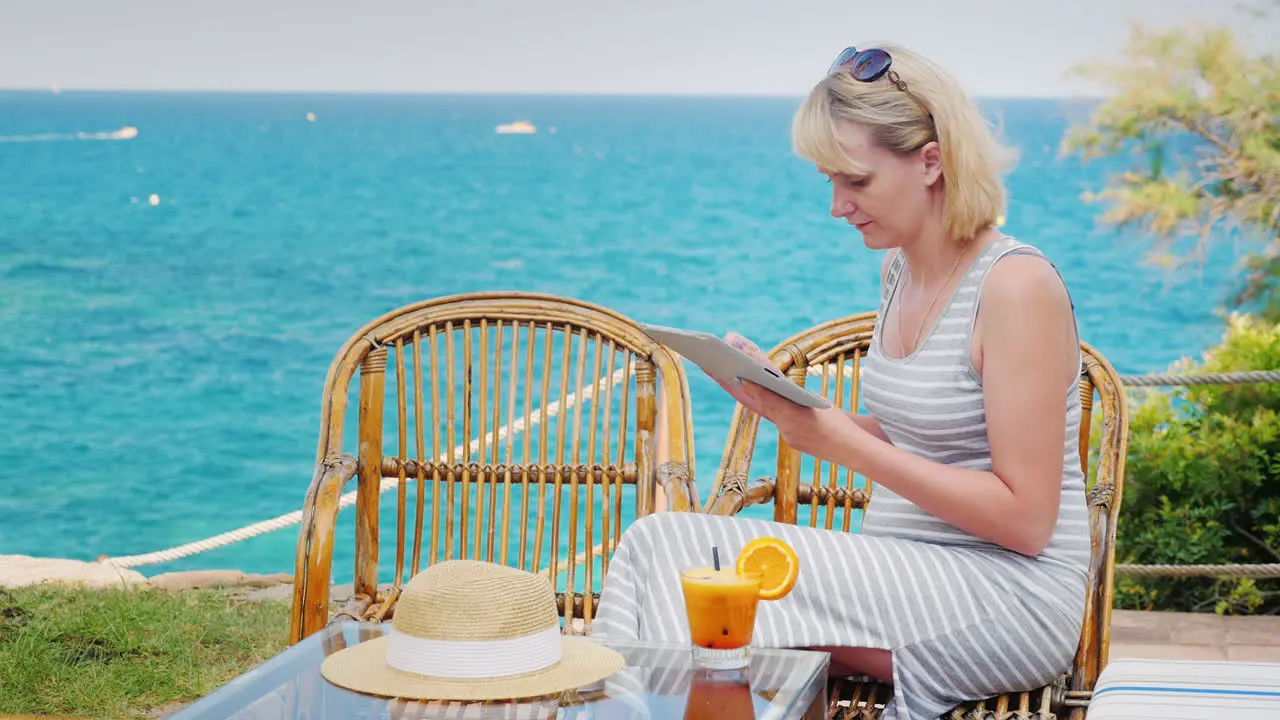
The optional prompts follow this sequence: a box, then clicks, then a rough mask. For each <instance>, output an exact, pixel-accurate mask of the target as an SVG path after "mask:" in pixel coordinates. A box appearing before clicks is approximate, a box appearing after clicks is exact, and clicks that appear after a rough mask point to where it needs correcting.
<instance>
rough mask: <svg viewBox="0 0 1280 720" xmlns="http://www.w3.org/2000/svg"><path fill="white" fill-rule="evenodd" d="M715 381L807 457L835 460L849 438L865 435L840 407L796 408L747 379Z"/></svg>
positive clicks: (799, 406)
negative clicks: (838, 450)
mask: <svg viewBox="0 0 1280 720" xmlns="http://www.w3.org/2000/svg"><path fill="white" fill-rule="evenodd" d="M716 382H717V383H718V384H719V385H720V387H722V388H724V391H725V392H727V393H729V394H730V395H732V396H733V398H734V399H735V400H737V401H738V402H740V403H742V405H743V406H744V407H746V408H747V409H748V410H750V411H751V412H754V413H755V414H757V415H759V416H760V417H762V418H764V419H766V420H768V421H769V422H771V423H773V424H774V426H776V427H777V428H778V436H779V437H781V438H782V440H783V441H785V442H786V443H787V445H788V446H790V447H791V448H793V449H795V450H799V451H800V452H802V453H804V454H806V455H812V456H814V457H817V458H821V459H823V460H831V461H834V460H835V458H834V455H836V454H837V453H836V451H837V449H838V448H840V447H841V446H842V445H845V444H847V443H848V441H849V438H850V436H851V435H854V434H857V433H863V432H865V431H864V430H862V428H859V427H858V425H857V423H855V422H853V420H852V419H850V418H849V415H848V413H846V412H845V411H843V410H841V409H840V408H837V407H829V408H821V409H819V408H810V407H805V406H803V405H797V404H795V403H793V402H791V401H790V400H788V399H786V398H784V397H782V396H781V395H779V394H777V393H775V392H773V391H771V390H767V389H765V388H763V387H761V386H759V385H756V384H755V383H753V382H751V381H749V380H742V381H741V382H739V383H729V382H723V381H720V380H718V379H717V380H716Z"/></svg>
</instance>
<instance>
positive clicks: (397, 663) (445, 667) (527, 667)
mask: <svg viewBox="0 0 1280 720" xmlns="http://www.w3.org/2000/svg"><path fill="white" fill-rule="evenodd" d="M562 655H563V650H562V646H561V644H560V628H559V627H558V626H556V625H552V626H551V627H549V628H547V629H546V630H541V631H539V632H536V633H533V634H531V635H524V636H522V637H515V638H506V639H503V640H435V639H431V638H422V637H416V636H413V635H406V634H404V633H402V632H397V631H396V630H395V629H394V627H393V628H392V630H391V634H390V636H389V637H388V638H387V664H388V665H390V666H391V667H393V668H395V669H397V670H400V671H401V672H407V673H412V674H414V675H426V676H429V677H438V678H451V679H467V680H470V679H477V678H498V677H506V676H509V675H523V674H525V673H531V672H535V671H538V670H543V669H545V668H549V667H551V666H552V665H555V664H556V663H558V662H560V658H561V656H562Z"/></svg>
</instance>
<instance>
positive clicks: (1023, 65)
mask: <svg viewBox="0 0 1280 720" xmlns="http://www.w3.org/2000/svg"><path fill="white" fill-rule="evenodd" d="M1247 1H1248V2H1253V3H1266V2H1268V0H1247ZM1271 1H1273V2H1274V0H1271ZM1275 7H1276V10H1275V11H1273V17H1277V16H1280V3H1277V4H1276V6H1275ZM1240 8H1241V2H1240V0H1068V1H1066V2H1062V1H1061V0H1022V1H1018V0H931V1H927V0H881V1H879V2H867V1H866V0H844V1H843V2H831V1H828V0H366V1H365V2H361V3H357V2H340V1H339V0H216V1H213V0H0V18H2V20H0V88H49V87H59V88H61V89H64V90H72V89H82V88H85V89H87V88H93V89H146V90H165V89H181V90H253V91H276V90H283V91H342V92H352V91H354V92H465V93H590V94H595V93H626V94H699V95H703V94H710V95H721V94H731V95H787V96H796V95H801V94H803V93H804V92H805V91H806V90H807V89H808V87H809V86H810V85H812V83H813V82H814V81H815V80H816V79H817V78H818V77H820V76H821V74H822V73H823V72H825V71H826V69H827V66H828V65H829V64H830V61H831V59H832V58H833V57H834V56H835V55H836V54H837V53H838V52H839V51H840V50H841V49H842V48H844V47H845V46H846V45H850V44H854V45H859V46H862V45H864V44H866V43H869V42H876V41H893V42H896V43H899V44H902V45H905V46H907V47H910V48H912V49H915V50H917V51H919V52H921V53H923V54H925V55H927V56H929V57H931V58H932V59H934V60H935V61H937V62H939V63H940V64H942V65H943V66H944V67H946V68H947V69H948V70H950V71H951V72H952V73H953V74H955V75H956V76H957V77H958V78H959V80H960V82H961V83H962V84H963V85H964V86H965V87H966V89H967V90H969V92H971V93H973V94H976V95H979V96H987V97H1007V96H1022V97H1063V96H1071V95H1077V94H1091V91H1095V92H1096V89H1095V88H1090V87H1089V86H1087V85H1083V84H1082V82H1081V81H1078V80H1072V79H1070V78H1068V77H1066V73H1067V71H1068V70H1069V69H1070V68H1071V66H1072V65H1074V64H1075V63H1077V62H1078V61H1080V60H1083V59H1086V58H1091V57H1098V56H1107V55H1113V54H1116V53H1118V52H1119V50H1120V49H1121V47H1122V46H1123V43H1124V41H1125V39H1126V38H1127V37H1128V34H1129V27H1130V23H1131V22H1134V21H1137V22H1143V23H1146V24H1147V25H1149V26H1152V27H1169V26H1173V25H1186V24H1189V23H1191V22H1193V21H1196V20H1199V21H1202V22H1206V23H1210V24H1226V25H1229V26H1231V27H1233V28H1235V29H1236V30H1238V31H1240V32H1242V33H1251V34H1252V35H1253V36H1254V37H1253V38H1252V39H1251V40H1250V41H1249V42H1250V43H1251V44H1252V45H1254V46H1260V47H1265V45H1266V44H1267V43H1280V41H1277V40H1274V39H1272V40H1268V39H1266V37H1265V34H1263V35H1259V28H1260V27H1265V26H1266V25H1269V26H1270V28H1269V29H1270V30H1271V32H1270V33H1268V34H1270V35H1271V37H1272V38H1275V37H1280V22H1269V23H1265V24H1262V23H1259V22H1258V21H1257V20H1256V19H1252V18H1251V17H1250V16H1249V15H1248V14H1247V13H1246V12H1243V11H1242V10H1241V9H1240Z"/></svg>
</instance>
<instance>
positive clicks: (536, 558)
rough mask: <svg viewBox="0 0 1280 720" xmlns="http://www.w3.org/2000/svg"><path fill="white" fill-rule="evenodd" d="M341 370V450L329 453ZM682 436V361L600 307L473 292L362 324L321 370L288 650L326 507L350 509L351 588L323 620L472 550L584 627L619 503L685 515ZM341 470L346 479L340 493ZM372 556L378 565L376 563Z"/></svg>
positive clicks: (305, 618)
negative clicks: (548, 589)
mask: <svg viewBox="0 0 1280 720" xmlns="http://www.w3.org/2000/svg"><path fill="white" fill-rule="evenodd" d="M388 365H389V366H390V368H389V372H390V375H391V378H390V379H388V377H387V376H388ZM357 369H359V386H358V391H357V402H358V405H357V407H358V422H357V428H356V433H355V435H356V437H355V438H354V440H355V442H354V443H353V444H352V445H351V446H349V447H353V448H354V450H353V453H344V452H343V447H344V440H347V439H349V438H346V437H345V436H344V420H345V419H346V414H347V404H348V398H349V395H350V394H352V390H353V389H354V388H353V387H352V386H353V383H352V380H353V377H354V376H355V374H356V371H357ZM388 384H390V385H392V387H390V388H388ZM579 389H582V390H581V391H580V390H579ZM388 400H389V401H390V402H386V401H388ZM410 418H411V419H412V421H411V422H410ZM384 426H385V428H386V429H385V431H384ZM459 431H460V434H459ZM659 432H661V433H662V437H658V436H657V433H659ZM691 433H692V419H691V413H690V406H689V393H688V386H687V383H686V376H685V374H684V371H683V369H682V366H681V365H680V363H679V362H678V360H677V359H676V358H675V356H674V355H672V354H671V352H670V351H669V350H667V349H666V348H665V347H663V346H660V345H657V344H656V343H654V342H653V341H652V340H650V339H649V338H648V337H647V336H645V335H644V334H643V333H641V332H640V330H639V329H638V326H637V325H636V324H635V323H633V322H632V321H631V320H629V319H627V318H625V317H623V316H621V315H619V314H617V313H615V312H612V311H610V310H607V309H604V308H601V307H597V306H595V305H591V304H588V303H585V302H579V301H576V300H571V299H566V298H560V297H555V296H549V295H539V294H531V293H483V294H471V295H459V296H451V297H444V298H440V299H436V300H431V301H429V302H424V303H420V304H416V305H411V306H407V307H403V308H400V309H399V310H396V311H394V312H391V313H389V314H387V315H385V316H383V317H380V318H378V319H377V320H374V321H373V322H371V323H369V324H368V325H366V326H365V327H364V328H362V329H360V330H359V331H358V332H356V333H355V334H354V335H353V336H352V337H351V338H350V339H349V340H348V341H347V342H346V344H344V345H343V346H342V348H341V349H340V350H339V351H338V354H337V357H336V358H335V359H334V361H333V364H332V366H331V367H330V369H329V373H328V377H327V378H326V379H325V389H324V395H323V397H322V401H321V408H320V441H319V448H318V450H317V452H316V470H315V475H314V477H313V479H312V481H311V486H310V488H309V489H308V491H307V494H306V499H305V504H304V507H303V511H302V513H303V515H302V527H301V530H300V532H299V536H298V546H297V560H296V568H295V577H294V597H293V612H292V618H291V622H290V639H291V642H297V641H299V640H301V639H302V638H304V637H306V636H308V635H310V634H311V633H314V632H316V631H317V630H319V629H321V628H323V627H324V626H325V624H326V623H327V622H329V621H330V599H329V590H330V587H329V585H330V573H331V567H332V564H333V545H334V536H335V532H336V525H337V517H338V509H339V507H340V506H342V505H346V504H349V503H350V502H352V501H354V504H355V550H354V556H355V574H354V580H355V586H354V593H353V597H352V599H351V601H350V602H349V603H348V604H347V605H346V607H345V608H344V609H342V610H341V612H340V613H339V614H340V615H345V616H349V617H354V618H358V619H361V620H373V621H382V620H386V619H388V618H390V617H391V616H392V614H393V612H394V606H395V602H396V600H397V599H398V597H399V594H400V589H401V586H402V585H403V583H404V582H405V581H407V580H408V578H410V577H412V576H413V575H414V574H416V573H417V572H418V571H419V570H420V569H421V568H422V567H423V566H424V564H425V565H431V564H432V563H435V562H439V561H442V560H445V559H454V558H473V559H483V560H490V561H493V562H500V563H503V564H508V565H512V566H515V567H520V568H523V569H527V570H530V571H532V572H541V573H546V574H547V575H548V576H549V577H550V578H551V580H552V583H553V585H554V586H555V587H556V590H557V599H558V602H559V603H560V610H561V614H562V616H563V617H566V618H581V620H582V621H581V622H572V621H567V622H566V623H565V627H566V632H574V631H575V630H577V631H581V630H585V629H586V628H588V627H589V625H590V621H591V618H592V616H593V610H594V606H595V604H596V603H597V601H598V599H599V593H598V587H599V582H600V581H601V580H602V579H603V577H604V575H605V573H607V572H608V568H609V555H610V552H611V550H612V548H613V547H614V546H615V545H616V543H617V541H618V538H619V536H620V534H621V531H622V525H623V524H624V512H626V513H628V514H630V516H631V518H632V519H634V518H635V517H637V516H640V515H644V514H647V513H650V512H654V511H655V509H663V508H664V507H665V508H667V509H670V510H674V511H680V510H684V511H689V510H696V509H697V508H698V500H697V497H696V495H697V491H696V488H695V486H694V482H693V478H692V468H691V465H690V463H691V452H692V447H693V440H692V434H691ZM384 438H385V441H384ZM455 445H456V447H455ZM384 447H386V448H387V450H385V451H384ZM352 478H358V480H357V486H358V488H357V490H356V491H355V492H353V493H350V494H349V495H348V496H347V498H346V499H343V498H342V494H343V487H344V485H346V483H347V481H348V480H351V479H352ZM391 490H395V492H394V494H393V493H391V492H390V491H391ZM384 491H385V492H386V496H387V498H386V502H387V505H388V506H389V507H388V508H387V510H388V511H389V512H387V513H386V514H385V515H383V514H380V509H381V508H382V502H383V494H384ZM380 531H381V536H391V537H392V538H394V541H393V543H390V544H388V543H385V541H381V542H380V539H379V538H380ZM380 551H383V552H385V554H386V555H387V556H389V557H393V558H394V564H392V563H388V562H383V563H382V564H380V563H379V559H380ZM380 582H381V583H382V586H381V587H380V586H379V583H380Z"/></svg>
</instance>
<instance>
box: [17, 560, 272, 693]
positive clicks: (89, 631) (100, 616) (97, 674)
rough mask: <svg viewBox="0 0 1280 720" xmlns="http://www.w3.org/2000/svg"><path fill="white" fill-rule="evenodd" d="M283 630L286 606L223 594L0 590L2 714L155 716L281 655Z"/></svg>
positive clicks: (47, 587)
mask: <svg viewBox="0 0 1280 720" xmlns="http://www.w3.org/2000/svg"><path fill="white" fill-rule="evenodd" d="M288 626H289V605H288V603H286V602H282V601H267V602H244V601H240V600H238V599H236V595H235V592H234V591H229V590H224V591H186V592H182V593H179V594H169V593H167V592H164V591H160V590H150V589H110V590H92V589H82V588H75V587H68V586H57V585H45V586H36V587H29V588H18V589H11V590H0V714H6V713H9V714H17V715H22V714H28V715H58V716H71V717H81V718H147V717H154V714H153V712H152V711H154V710H156V709H157V708H172V707H175V706H176V705H179V704H182V703H185V702H189V701H191V700H194V699H196V698H199V697H201V696H203V695H206V694H208V693H209V692H211V691H212V690H214V689H215V688H217V687H218V686H219V685H222V684H223V683H225V682H226V681H228V680H230V679H231V678H233V677H235V676H237V675H239V674H241V673H243V672H244V671H245V670H248V669H249V668H251V667H253V666H254V665H257V664H258V663H260V662H262V661H263V660H266V659H267V658H269V657H271V656H272V655H275V654H276V653H278V652H280V651H281V650H283V649H284V648H285V646H286V641H287V634H288Z"/></svg>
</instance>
